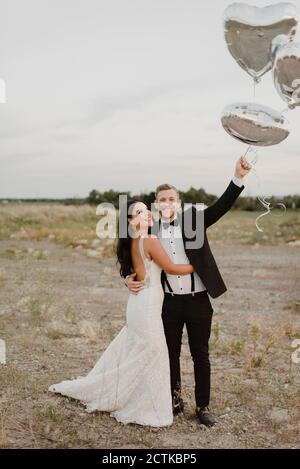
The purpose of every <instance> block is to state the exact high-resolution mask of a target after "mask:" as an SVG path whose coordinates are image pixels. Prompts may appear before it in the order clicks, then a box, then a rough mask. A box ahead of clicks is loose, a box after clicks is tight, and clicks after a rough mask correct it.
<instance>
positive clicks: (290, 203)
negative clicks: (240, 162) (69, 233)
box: [86, 187, 300, 211]
mask: <svg viewBox="0 0 300 469" xmlns="http://www.w3.org/2000/svg"><path fill="white" fill-rule="evenodd" d="M179 193H180V197H181V199H182V201H183V202H184V203H192V204H196V203H203V204H205V205H210V204H212V203H213V202H215V201H216V200H217V198H218V197H217V196H216V195H213V194H208V193H207V192H206V191H205V190H204V189H202V188H200V189H195V188H194V187H190V188H189V189H188V190H187V191H186V192H184V191H179ZM120 194H127V196H128V197H130V198H134V199H138V200H141V201H142V202H144V203H145V204H147V205H149V206H150V204H151V203H152V202H154V199H155V193H154V192H149V193H144V192H142V193H141V194H133V195H132V194H131V192H128V191H127V192H126V191H124V192H116V191H114V190H112V189H110V190H109V191H105V192H99V191H96V190H92V191H91V192H90V193H89V195H88V197H87V198H86V202H87V203H89V204H91V205H98V204H100V203H102V202H108V203H111V204H113V205H114V206H115V207H116V208H117V207H118V202H119V195H120ZM266 201H267V202H270V204H271V207H273V208H276V207H277V204H284V205H285V206H286V208H300V194H295V195H285V196H282V197H280V196H272V197H267V198H266ZM234 208H236V209H239V210H249V211H253V210H260V209H261V203H260V202H259V200H258V199H257V197H246V196H241V197H239V198H238V199H237V200H236V202H235V204H234ZM278 208H280V205H278Z"/></svg>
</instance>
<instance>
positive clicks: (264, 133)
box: [221, 3, 300, 146]
mask: <svg viewBox="0 0 300 469" xmlns="http://www.w3.org/2000/svg"><path fill="white" fill-rule="evenodd" d="M223 22H224V35H225V41H226V44H227V47H228V50H229V52H230V54H231V55H232V57H233V58H234V59H235V60H236V62H237V64H238V65H239V66H240V67H241V68H242V69H243V70H245V71H246V72H247V73H248V74H249V75H250V76H251V77H252V78H253V79H254V82H255V83H257V82H259V81H260V80H261V77H262V76H263V75H264V74H265V73H267V72H268V71H270V70H271V71H272V74H273V81H274V85H275V89H276V90H277V92H278V94H279V96H280V97H281V98H282V99H283V100H284V101H285V102H286V103H287V105H288V107H289V108H290V109H294V108H295V107H296V106H300V43H297V42H294V38H295V34H296V31H297V25H298V20H297V11H296V8H295V6H294V5H293V4H291V3H278V4H275V5H269V6H266V7H262V8H261V7H256V6H251V5H247V4H244V3H233V4H231V5H229V6H228V7H227V8H226V9H225V12H224V17H223ZM221 121H222V125H223V127H224V129H225V130H226V132H228V133H229V135H231V136H232V137H233V138H236V139H238V140H240V141H242V142H244V143H247V144H249V145H256V146H267V145H276V144H278V143H280V142H281V141H282V140H284V139H285V138H286V137H287V136H288V135H289V130H288V123H287V120H286V119H285V117H284V116H283V115H282V114H280V113H279V112H277V111H275V110H274V109H271V108H269V107H266V106H263V105H260V104H256V103H247V102H245V103H244V102H242V103H234V104H231V105H229V106H226V108H225V109H224V110H223V112H222V115H221Z"/></svg>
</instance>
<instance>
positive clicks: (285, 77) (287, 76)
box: [272, 36, 300, 109]
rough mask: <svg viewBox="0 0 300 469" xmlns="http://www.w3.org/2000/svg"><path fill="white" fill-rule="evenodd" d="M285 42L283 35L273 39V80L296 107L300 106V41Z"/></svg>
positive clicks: (285, 97) (285, 99)
mask: <svg viewBox="0 0 300 469" xmlns="http://www.w3.org/2000/svg"><path fill="white" fill-rule="evenodd" d="M284 42H285V41H284V38H282V37H281V36H278V38H275V39H274V41H273V46H274V51H275V58H274V65H273V70H272V73H273V81H274V84H275V88H276V90H277V92H278V94H279V96H280V97H281V98H282V99H283V100H284V101H286V102H287V103H288V106H289V108H291V109H294V108H295V107H296V106H300V42H293V43H291V42H286V43H284Z"/></svg>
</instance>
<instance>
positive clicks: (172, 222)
mask: <svg viewBox="0 0 300 469" xmlns="http://www.w3.org/2000/svg"><path fill="white" fill-rule="evenodd" d="M162 225H163V227H164V228H169V226H178V220H177V218H175V219H174V220H172V221H170V222H165V221H163V222H162Z"/></svg>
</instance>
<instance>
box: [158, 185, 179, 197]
mask: <svg viewBox="0 0 300 469" xmlns="http://www.w3.org/2000/svg"><path fill="white" fill-rule="evenodd" d="M169 189H174V191H175V192H177V194H178V196H179V191H178V189H177V188H176V187H175V186H172V184H160V185H159V186H157V188H156V189H155V198H157V195H158V193H159V192H161V191H168V190H169Z"/></svg>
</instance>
